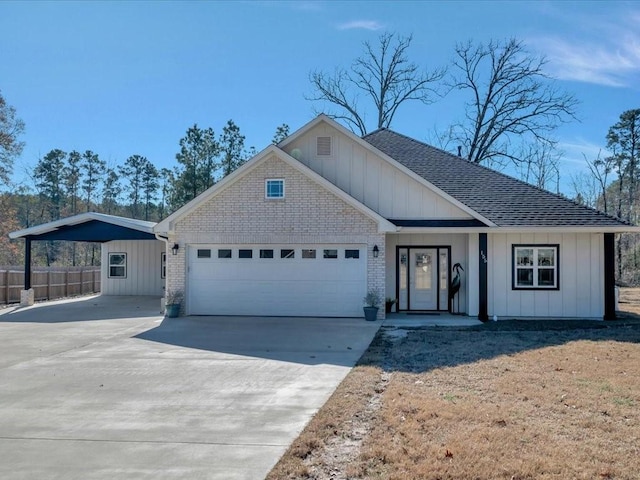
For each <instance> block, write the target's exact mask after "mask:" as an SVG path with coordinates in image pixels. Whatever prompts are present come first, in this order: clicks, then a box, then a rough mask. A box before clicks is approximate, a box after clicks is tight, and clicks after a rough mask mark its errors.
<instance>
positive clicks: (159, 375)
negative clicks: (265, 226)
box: [0, 297, 380, 480]
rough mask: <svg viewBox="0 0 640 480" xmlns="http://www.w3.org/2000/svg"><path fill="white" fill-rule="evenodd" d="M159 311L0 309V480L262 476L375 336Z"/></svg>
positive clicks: (363, 330)
mask: <svg viewBox="0 0 640 480" xmlns="http://www.w3.org/2000/svg"><path fill="white" fill-rule="evenodd" d="M158 309H159V300H158V299H155V298H145V297H84V298H81V299H77V300H74V301H64V302H55V303H50V304H42V305H36V306H34V307H29V308H25V309H8V310H3V311H1V312H0V338H2V342H3V348H2V349H1V350H0V460H1V461H0V478H2V479H54V478H56V479H109V480H114V479H120V478H123V479H128V478H135V479H147V478H148V479H174V478H184V479H217V478H219V479H261V478H264V477H265V475H266V474H267V473H268V472H269V470H270V469H271V468H272V466H273V465H274V464H275V463H276V462H277V460H278V459H279V457H280V456H281V455H282V454H283V453H284V451H285V450H286V448H287V447H288V445H289V444H290V443H291V442H292V441H293V440H294V439H295V437H296V436H297V435H298V434H299V432H300V431H301V430H302V428H303V427H304V426H305V425H306V423H307V422H308V421H309V419H310V418H311V416H312V415H313V414H314V413H315V412H316V411H317V410H318V408H320V407H321V406H322V405H323V404H324V403H325V402H326V400H327V399H328V397H329V396H330V395H331V393H332V392H333V391H334V390H335V388H336V386H337V385H338V384H339V382H340V381H342V379H343V378H344V377H345V376H346V374H347V373H348V372H349V370H350V368H351V367H352V365H353V364H354V363H355V362H356V361H357V359H358V358H359V357H360V355H361V354H362V352H363V351H364V350H365V349H366V347H367V346H368V344H369V343H370V341H371V339H372V338H373V336H374V334H375V332H376V331H377V329H378V328H379V326H380V322H371V323H370V322H365V321H364V320H362V319H312V318H304V319H301V318H248V317H187V318H177V319H164V320H163V318H162V317H161V316H160V315H159V313H158Z"/></svg>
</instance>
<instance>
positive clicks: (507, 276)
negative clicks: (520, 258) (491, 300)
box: [501, 233, 522, 317]
mask: <svg viewBox="0 0 640 480" xmlns="http://www.w3.org/2000/svg"><path fill="white" fill-rule="evenodd" d="M520 240H521V236H520V235H519V234H515V233H512V234H508V235H505V244H504V247H503V250H502V251H501V255H503V256H504V257H505V265H504V268H503V270H502V271H501V274H502V275H504V282H505V283H504V285H505V286H504V288H505V298H506V306H507V308H506V310H505V312H506V314H507V315H508V316H510V317H519V316H521V315H522V311H521V297H522V296H521V292H519V291H518V292H516V291H514V290H513V289H512V288H511V287H512V283H513V282H512V280H513V264H512V250H513V244H514V243H521V241H520Z"/></svg>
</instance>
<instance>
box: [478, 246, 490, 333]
mask: <svg viewBox="0 0 640 480" xmlns="http://www.w3.org/2000/svg"><path fill="white" fill-rule="evenodd" d="M478 240H479V241H478V246H479V248H478V255H479V257H480V258H479V259H478V264H479V265H478V266H479V268H478V272H479V274H480V275H479V276H480V278H479V282H478V283H479V285H478V287H479V288H478V293H479V295H478V297H479V298H478V320H481V321H483V322H486V321H488V320H489V315H488V313H487V303H488V302H487V297H488V288H487V280H488V269H487V255H488V254H487V234H486V233H480V234H479V235H478Z"/></svg>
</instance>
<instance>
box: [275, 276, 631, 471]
mask: <svg viewBox="0 0 640 480" xmlns="http://www.w3.org/2000/svg"><path fill="white" fill-rule="evenodd" d="M621 308H623V309H624V310H627V311H634V310H635V311H636V313H640V289H638V290H636V289H633V290H627V291H625V292H623V294H622V295H621ZM637 318H638V317H636V316H634V315H632V314H628V315H626V319H624V320H620V321H616V322H587V321H584V322H562V321H556V322H509V321H506V322H498V323H497V324H496V323H493V322H492V323H489V324H487V325H483V326H480V327H474V328H472V329H462V328H460V329H448V328H439V329H438V328H425V329H415V330H410V331H408V333H407V335H406V336H405V337H394V336H392V335H389V331H388V330H387V331H385V330H384V329H382V330H381V331H380V333H379V334H378V336H377V337H376V338H375V340H374V342H373V343H372V345H371V347H370V348H369V350H368V351H367V352H366V353H365V355H364V356H363V357H362V359H361V360H360V362H359V365H358V366H357V367H356V368H355V369H354V370H353V371H352V372H351V373H350V374H349V375H348V376H347V378H346V379H345V380H344V382H343V383H342V384H341V385H340V386H339V387H338V389H337V390H336V392H335V393H334V395H333V396H332V397H331V399H330V400H329V401H328V402H327V404H326V405H325V406H324V407H323V408H322V409H321V410H320V412H318V414H317V415H316V416H315V417H314V418H313V419H312V421H311V422H310V423H309V425H308V426H307V428H306V429H305V430H304V431H303V433H302V434H301V435H300V436H299V437H298V439H297V440H296V441H295V442H294V444H293V445H292V446H291V448H290V449H289V450H288V452H287V453H286V454H285V455H284V456H283V458H282V459H281V460H280V462H279V463H278V464H277V465H276V467H275V468H274V469H273V471H272V472H271V473H270V475H269V477H268V478H269V479H271V480H275V479H278V480H279V479H304V478H311V479H323V480H324V479H335V480H338V479H512V480H521V479H548V478H553V479H639V478H640V320H638V319H637Z"/></svg>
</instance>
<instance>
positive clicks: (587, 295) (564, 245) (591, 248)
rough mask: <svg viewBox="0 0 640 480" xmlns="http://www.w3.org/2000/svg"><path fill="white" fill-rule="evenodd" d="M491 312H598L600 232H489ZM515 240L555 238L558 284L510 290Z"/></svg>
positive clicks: (601, 273) (600, 303)
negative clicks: (557, 259)
mask: <svg viewBox="0 0 640 480" xmlns="http://www.w3.org/2000/svg"><path fill="white" fill-rule="evenodd" d="M488 241H489V279H488V284H489V298H488V301H489V305H488V310H489V312H488V313H489V317H492V316H493V315H494V314H495V315H497V316H498V317H501V318H509V317H552V318H553V317H572V318H602V316H603V315H604V253H603V249H604V246H603V236H602V234H597V233H553V234H552V233H536V234H490V235H489V236H488ZM514 244H558V245H559V246H560V247H559V257H560V262H559V268H560V274H559V279H560V289H559V290H546V291H545V290H513V289H512V288H511V285H512V283H511V281H512V275H513V273H512V268H513V267H512V258H511V251H512V245H514Z"/></svg>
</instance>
